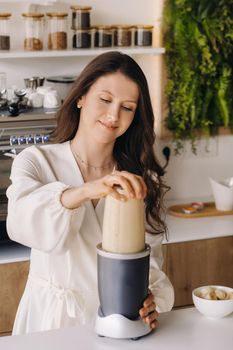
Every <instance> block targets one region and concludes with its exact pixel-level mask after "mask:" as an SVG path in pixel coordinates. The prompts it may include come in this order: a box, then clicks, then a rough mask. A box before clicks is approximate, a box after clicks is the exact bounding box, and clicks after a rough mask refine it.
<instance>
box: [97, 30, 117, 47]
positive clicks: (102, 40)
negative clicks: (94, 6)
mask: <svg viewBox="0 0 233 350" xmlns="http://www.w3.org/2000/svg"><path fill="white" fill-rule="evenodd" d="M95 29H96V30H95V47H111V46H113V34H114V32H113V28H112V26H109V25H99V26H96V27H95Z"/></svg>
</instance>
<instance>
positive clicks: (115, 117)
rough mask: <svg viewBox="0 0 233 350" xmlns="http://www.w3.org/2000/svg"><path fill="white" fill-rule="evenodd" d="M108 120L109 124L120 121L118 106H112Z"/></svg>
mask: <svg viewBox="0 0 233 350" xmlns="http://www.w3.org/2000/svg"><path fill="white" fill-rule="evenodd" d="M107 119H108V121H109V122H112V123H113V122H116V121H117V120H118V119H119V107H118V106H117V105H112V106H111V107H110V108H109V110H108V114H107Z"/></svg>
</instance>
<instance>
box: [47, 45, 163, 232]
mask: <svg viewBox="0 0 233 350" xmlns="http://www.w3.org/2000/svg"><path fill="white" fill-rule="evenodd" d="M118 71H119V72H121V73H122V74H124V75H125V76H127V77H128V78H130V79H131V80H132V81H134V82H135V83H136V84H137V86H138V89H139V100H138V105H137V108H136V111H135V116H134V119H133V122H132V124H131V125H130V127H129V128H128V129H127V131H126V132H125V133H124V134H123V135H121V136H120V137H118V138H117V139H116V142H115V145H114V149H113V156H114V159H115V161H116V163H117V168H118V170H126V171H129V172H132V173H134V174H137V175H140V176H142V177H143V179H144V181H145V183H146V185H147V190H148V192H147V196H146V198H145V213H146V221H147V226H149V230H148V228H147V231H149V232H151V233H162V232H166V225H165V223H164V220H163V219H162V209H163V207H162V199H163V196H164V194H165V193H166V191H167V189H168V188H167V186H166V185H165V184H163V182H162V179H161V176H163V175H164V171H163V169H162V167H161V166H160V165H159V163H158V161H157V159H156V158H155V155H154V152H153V145H154V141H155V134H154V115H153V110H152V105H151V100H150V94H149V89H148V84H147V80H146V77H145V75H144V73H143V71H142V69H141V68H140V67H139V65H138V64H137V63H136V62H135V61H134V60H133V59H132V58H131V57H130V56H128V55H125V54H123V53H121V52H117V51H111V52H107V53H104V54H101V55H99V56H97V57H96V58H94V59H93V60H92V61H91V62H90V63H89V64H88V65H87V66H86V67H85V68H84V70H83V71H82V73H81V74H80V75H79V77H78V79H77V80H76V82H75V83H74V85H73V87H72V89H71V91H70V93H69V94H68V96H67V97H66V99H65V101H64V102H63V104H62V106H61V108H60V109H59V111H58V113H57V127H56V129H55V130H54V132H53V133H52V135H51V136H52V141H53V142H59V143H61V142H65V141H68V140H72V139H73V138H74V136H75V134H76V132H77V129H78V126H79V118H80V110H79V109H77V101H78V100H79V98H81V97H82V96H83V95H85V94H86V93H87V92H88V90H89V89H90V87H91V86H92V85H93V84H94V83H95V82H96V80H97V79H98V78H100V77H102V76H103V75H107V74H111V73H115V72H118Z"/></svg>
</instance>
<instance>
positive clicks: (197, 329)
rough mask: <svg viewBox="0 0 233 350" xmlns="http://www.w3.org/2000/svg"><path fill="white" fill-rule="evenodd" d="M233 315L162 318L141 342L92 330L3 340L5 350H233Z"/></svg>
mask: <svg viewBox="0 0 233 350" xmlns="http://www.w3.org/2000/svg"><path fill="white" fill-rule="evenodd" d="M232 330H233V314H231V315H230V316H228V317H225V318H221V319H210V318H206V317H205V316H203V315H201V314H200V313H199V312H198V311H197V310H196V309H195V308H186V309H179V310H174V311H171V312H170V313H165V314H161V315H160V317H159V328H158V329H157V330H156V331H155V332H152V333H151V334H149V335H147V336H145V337H144V338H141V339H139V340H137V341H133V340H130V339H127V340H119V339H110V338H101V337H98V336H97V335H96V334H95V333H94V330H93V328H92V327H90V326H89V327H87V326H77V327H73V328H68V329H60V330H54V331H48V332H40V333H32V334H29V335H23V336H14V337H11V336H8V337H1V338H0V349H2V350H15V349H17V350H32V349H33V350H41V349H43V350H53V349H56V350H67V349H84V350H114V349H121V350H131V349H132V350H137V349H140V350H142V349H145V350H155V349H156V350H170V349H172V350H187V349H188V350H197V349H198V350H202V349H210V350H220V349H224V350H232V348H233V332H232Z"/></svg>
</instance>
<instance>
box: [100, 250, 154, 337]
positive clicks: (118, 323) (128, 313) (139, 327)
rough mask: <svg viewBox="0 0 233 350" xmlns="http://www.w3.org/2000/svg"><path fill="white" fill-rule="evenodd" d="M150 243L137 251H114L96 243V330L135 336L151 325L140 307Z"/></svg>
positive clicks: (122, 335)
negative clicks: (97, 302)
mask: <svg viewBox="0 0 233 350" xmlns="http://www.w3.org/2000/svg"><path fill="white" fill-rule="evenodd" d="M149 262H150V246H149V245H146V248H145V250H143V251H142V252H139V253H130V254H115V253H109V252H106V251H104V250H103V249H102V247H101V244H99V245H98V246H97V266H98V269H97V271H98V292H99V300H100V306H99V311H98V317H97V323H96V331H97V333H98V334H99V335H104V336H110V337H114V338H138V337H141V336H143V335H145V334H148V333H149V332H150V331H151V329H150V327H149V326H148V325H146V324H144V322H143V321H142V319H141V317H140V316H139V310H140V308H141V307H142V306H143V302H144V300H145V299H146V297H147V295H148V285H149Z"/></svg>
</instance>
